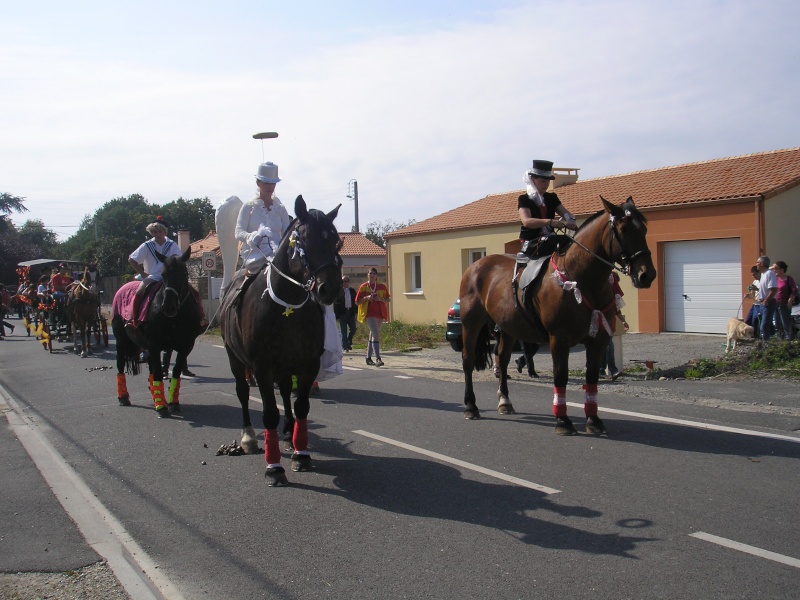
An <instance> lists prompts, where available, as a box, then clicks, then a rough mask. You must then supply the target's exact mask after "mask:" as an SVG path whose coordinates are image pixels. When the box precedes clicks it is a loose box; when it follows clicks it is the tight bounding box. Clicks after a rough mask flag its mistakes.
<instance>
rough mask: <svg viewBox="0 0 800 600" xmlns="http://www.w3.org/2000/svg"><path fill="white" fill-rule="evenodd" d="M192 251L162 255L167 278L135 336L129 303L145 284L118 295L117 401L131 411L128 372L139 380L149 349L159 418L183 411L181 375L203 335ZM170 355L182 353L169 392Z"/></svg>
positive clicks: (130, 285) (128, 285) (114, 307)
mask: <svg viewBox="0 0 800 600" xmlns="http://www.w3.org/2000/svg"><path fill="white" fill-rule="evenodd" d="M191 250H192V249H191V246H190V247H188V248H187V249H186V251H185V252H184V253H183V254H182V255H181V256H170V257H165V256H164V255H163V254H160V253H158V252H157V253H156V255H157V256H158V260H160V261H161V262H162V263H164V270H163V271H162V273H161V276H162V279H163V281H162V282H161V285H160V287H159V289H158V291H156V293H155V296H154V297H153V299H152V300H151V302H150V304H149V305H148V307H147V318H146V319H145V320H144V321H143V322H142V323H140V324H139V326H138V327H137V328H136V331H135V333H134V334H133V335H131V334H129V333H128V331H127V330H126V329H125V317H126V316H127V315H125V314H124V312H125V311H126V309H127V308H128V307H127V304H128V302H127V300H126V299H130V298H131V296H132V295H133V294H134V293H135V291H136V288H137V287H138V285H139V282H138V281H131V282H129V283H126V284H125V285H123V286H122V287H121V288H120V289H119V290H118V291H117V293H116V294H115V295H114V301H113V302H112V305H111V308H112V318H111V329H112V331H113V332H114V337H115V338H116V341H117V399H118V400H119V403H120V405H122V406H130V394H129V393H128V387H127V382H126V378H125V371H126V370H127V372H128V373H130V374H131V375H138V373H139V355H140V353H141V351H142V350H145V351H146V353H147V366H148V369H149V371H150V376H149V381H150V394H151V396H152V398H153V403H154V405H155V409H156V414H157V415H158V417H159V418H161V417H168V416H170V415H172V414H176V413H179V412H181V405H180V389H181V379H180V376H181V372H182V371H183V369H184V368H186V363H187V359H188V357H189V353H190V352H191V351H192V349H193V348H194V343H195V340H196V339H197V336H198V335H200V333H201V331H202V330H201V327H200V312H199V310H198V307H197V302H196V301H195V300H194V295H193V292H192V289H191V286H190V284H189V272H188V270H187V268H186V261H187V260H189V255H190V254H191ZM154 285H157V284H154ZM165 350H169V351H173V350H174V351H176V352H177V358H176V359H175V369H174V370H173V371H172V379H171V380H170V382H169V389H168V390H165V389H164V371H163V369H162V367H161V353H162V352H163V351H165Z"/></svg>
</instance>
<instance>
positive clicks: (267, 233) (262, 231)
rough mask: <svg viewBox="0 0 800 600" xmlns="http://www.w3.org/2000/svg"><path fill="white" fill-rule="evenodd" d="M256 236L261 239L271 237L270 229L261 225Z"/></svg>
mask: <svg viewBox="0 0 800 600" xmlns="http://www.w3.org/2000/svg"><path fill="white" fill-rule="evenodd" d="M258 235H260V236H261V237H272V229H270V228H269V227H267V226H266V225H261V226H260V227H259V228H258Z"/></svg>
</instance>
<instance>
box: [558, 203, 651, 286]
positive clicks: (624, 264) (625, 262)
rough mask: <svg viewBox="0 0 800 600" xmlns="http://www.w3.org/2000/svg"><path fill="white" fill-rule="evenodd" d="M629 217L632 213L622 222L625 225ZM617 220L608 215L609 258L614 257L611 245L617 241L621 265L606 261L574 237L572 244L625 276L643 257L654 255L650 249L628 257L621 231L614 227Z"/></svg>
mask: <svg viewBox="0 0 800 600" xmlns="http://www.w3.org/2000/svg"><path fill="white" fill-rule="evenodd" d="M626 212H627V211H626ZM629 217H630V212H627V214H626V215H625V216H624V217H622V219H620V220H621V221H622V222H623V223H624V222H626V221H627V220H628V218H629ZM616 220H617V218H616V217H615V216H614V215H608V227H609V228H610V229H611V235H610V236H609V238H608V257H609V258H611V256H613V248H612V246H611V245H612V243H613V242H614V241H616V242H617V244H619V256H620V260H619V264H617V262H611V261H609V260H606V259H605V258H603V257H602V256H600V255H599V254H597V253H596V252H594V251H592V250H589V248H587V247H586V246H584V245H583V244H581V243H580V242H579V241H578V240H576V239H575V237H574V236H572V243H573V244H576V245H577V246H578V247H580V248H583V249H584V250H585V251H586V252H588V253H589V254H591V255H592V256H594V257H595V258H596V259H597V260H599V261H600V262H602V263H605V264H607V265H608V266H609V267H611V268H612V269H614V270H616V271H619V272H620V273H622V274H623V275H628V274H629V273H630V268H631V265H632V264H633V263H634V261H636V260H638V259H639V258H641V257H642V256H650V255H651V254H652V253H651V252H650V250H649V249H648V250H639V251H637V252H634V253H633V254H632V255H631V256H628V255H627V254H626V253H625V246H623V245H622V238H621V237H620V235H619V231H617V228H616V227H615V226H614V222H615V221H616Z"/></svg>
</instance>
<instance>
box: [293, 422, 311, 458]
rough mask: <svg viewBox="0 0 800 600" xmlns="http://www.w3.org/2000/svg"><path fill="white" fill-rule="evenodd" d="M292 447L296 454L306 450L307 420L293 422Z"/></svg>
mask: <svg viewBox="0 0 800 600" xmlns="http://www.w3.org/2000/svg"><path fill="white" fill-rule="evenodd" d="M292 445H293V446H294V449H295V450H297V451H298V452H302V451H304V450H308V419H296V420H295V422H294V432H293V433H292Z"/></svg>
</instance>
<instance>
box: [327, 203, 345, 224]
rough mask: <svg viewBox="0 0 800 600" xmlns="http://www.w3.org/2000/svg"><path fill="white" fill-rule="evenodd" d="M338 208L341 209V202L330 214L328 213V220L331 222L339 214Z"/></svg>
mask: <svg viewBox="0 0 800 600" xmlns="http://www.w3.org/2000/svg"><path fill="white" fill-rule="evenodd" d="M340 208H342V203H341V202H340V203H339V206H337V207H336V208H334V209H333V210H332V211H331V212H329V213H328V218H329V219H330V220H331V221H333V220H334V219H335V218H336V216H337V215H338V214H339V209H340Z"/></svg>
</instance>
